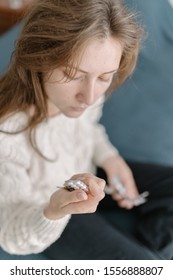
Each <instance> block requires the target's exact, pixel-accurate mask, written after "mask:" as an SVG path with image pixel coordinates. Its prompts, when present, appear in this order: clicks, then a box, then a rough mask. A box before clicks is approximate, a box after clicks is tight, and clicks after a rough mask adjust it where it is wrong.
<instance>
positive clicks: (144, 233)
mask: <svg viewBox="0 0 173 280" xmlns="http://www.w3.org/2000/svg"><path fill="white" fill-rule="evenodd" d="M128 164H129V166H130V167H131V169H132V171H133V174H134V177H135V180H136V183H137V186H138V188H139V192H143V191H145V190H148V191H149V192H150V196H149V199H148V202H147V203H145V204H143V205H141V206H139V207H136V208H135V209H133V210H125V209H120V208H118V206H117V204H116V203H115V201H113V200H112V199H111V197H110V196H106V197H105V199H103V200H102V202H101V203H100V205H99V207H98V210H97V212H96V213H94V214H85V215H73V216H72V218H71V220H70V222H69V224H68V225H67V227H66V229H65V231H64V232H63V234H62V236H61V237H60V239H59V240H58V241H56V242H55V243H54V244H52V245H51V246H50V247H49V248H48V249H47V250H46V251H45V252H44V253H45V254H46V256H48V257H49V258H50V259H61V260H63V259H69V260H73V259H74V260H75V259H79V260H80V259H81V260H86V259H89V260H92V259H93V260H94V259H97V260H99V259H103V260H104V259H105V260H106V259H110V260H112V259H115V260H122V259H124V260H134V259H136V260H146V259H147V260H149V259H153V260H154V259H155V260H159V259H172V258H173V167H166V166H159V165H158V166H157V165H151V164H142V163H135V162H128ZM98 176H100V177H103V178H105V174H104V172H103V171H102V170H98ZM105 179H106V178H105ZM117 213H118V215H119V216H117ZM118 220H119V221H118ZM123 221H124V223H123ZM129 221H132V222H133V223H132V224H131V223H130V222H129ZM128 224H129V225H128ZM130 227H131V228H130Z"/></svg>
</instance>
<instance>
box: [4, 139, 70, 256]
mask: <svg viewBox="0 0 173 280" xmlns="http://www.w3.org/2000/svg"><path fill="white" fill-rule="evenodd" d="M15 139H16V138H15V137H13V136H11V135H6V136H4V135H2V136H1V137H0V246H1V247H2V248H3V249H4V250H5V251H7V252H9V253H11V254H17V255H19V254H20V255H25V254H30V253H39V252H42V251H43V250H44V249H45V248H47V247H48V246H50V245H51V244H52V243H53V242H54V241H55V240H56V239H58V238H59V237H60V235H61V233H62V232H63V230H64V228H65V226H66V224H67V222H68V220H69V218H70V216H68V215H67V216H65V217H64V218H62V219H59V220H56V221H52V220H49V219H47V218H46V217H45V216H44V215H43V209H44V207H45V202H44V203H41V202H40V201H39V199H38V198H37V199H36V198H34V195H33V194H34V191H33V186H32V183H31V180H30V177H29V176H28V171H27V170H28V166H29V161H30V159H29V156H27V153H26V147H25V146H24V144H23V145H19V142H18V143H17V142H16V143H15Z"/></svg>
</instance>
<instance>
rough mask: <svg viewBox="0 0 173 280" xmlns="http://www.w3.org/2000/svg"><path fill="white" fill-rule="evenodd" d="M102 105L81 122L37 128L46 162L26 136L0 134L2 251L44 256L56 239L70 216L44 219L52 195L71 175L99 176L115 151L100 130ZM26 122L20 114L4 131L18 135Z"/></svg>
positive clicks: (59, 121)
mask: <svg viewBox="0 0 173 280" xmlns="http://www.w3.org/2000/svg"><path fill="white" fill-rule="evenodd" d="M100 112H101V105H99V106H98V104H96V105H95V106H92V107H91V108H89V109H88V110H87V111H86V112H85V113H84V114H83V115H82V116H81V117H80V118H77V119H72V118H67V117H65V116H64V115H59V116H56V117H50V118H48V119H47V120H46V121H45V122H44V123H42V124H41V125H39V126H38V128H37V131H36V144H37V146H38V147H39V150H40V151H41V152H42V154H44V155H45V156H46V157H48V158H50V159H55V160H54V161H53V162H50V161H46V160H44V159H43V158H42V157H40V155H38V154H37V152H36V151H35V150H34V149H33V148H32V147H31V145H30V143H29V140H28V135H27V132H22V133H19V134H15V135H9V134H5V133H0V246H1V247H2V248H3V249H4V250H6V251H7V252H9V253H11V254H21V255H24V254H30V253H38V252H41V251H43V250H44V249H45V248H47V247H48V246H49V245H51V244H52V243H53V242H54V241H55V240H56V239H58V238H59V237H60V235H61V233H62V232H63V230H64V228H65V227H66V225H67V223H68V221H69V219H70V216H69V215H67V216H65V217H64V218H62V219H59V220H56V221H54V220H49V219H47V218H46V217H45V216H44V215H43V209H44V208H45V205H47V203H48V201H49V198H50V195H51V194H52V193H53V192H54V191H56V190H57V189H56V186H62V185H63V183H64V181H65V180H67V179H69V178H70V177H71V176H72V175H74V174H76V173H81V172H95V169H94V166H95V165H98V166H101V164H102V162H103V161H104V160H105V159H107V158H108V157H109V156H112V155H114V154H115V153H117V150H116V149H115V148H113V146H112V145H111V144H110V143H109V141H108V139H107V136H106V134H105V131H104V129H103V127H102V126H101V125H99V124H97V121H98V119H99V117H100ZM26 122H27V115H26V114H24V113H18V114H15V115H13V116H12V117H10V118H9V119H7V120H6V121H5V122H4V123H3V124H1V125H0V130H3V131H17V130H19V129H20V128H22V127H23V126H24V125H25V124H26Z"/></svg>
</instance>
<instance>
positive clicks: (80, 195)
mask: <svg viewBox="0 0 173 280" xmlns="http://www.w3.org/2000/svg"><path fill="white" fill-rule="evenodd" d="M87 198H88V196H87V194H86V192H85V191H82V190H74V191H72V192H69V201H70V203H74V202H78V201H83V200H87Z"/></svg>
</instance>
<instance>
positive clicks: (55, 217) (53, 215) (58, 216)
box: [43, 205, 65, 220]
mask: <svg viewBox="0 0 173 280" xmlns="http://www.w3.org/2000/svg"><path fill="white" fill-rule="evenodd" d="M43 214H44V216H45V217H46V219H48V220H59V219H62V218H63V217H64V216H65V215H63V214H60V213H55V212H54V211H52V209H51V208H50V207H49V205H48V206H47V207H45V208H44V210H43Z"/></svg>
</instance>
